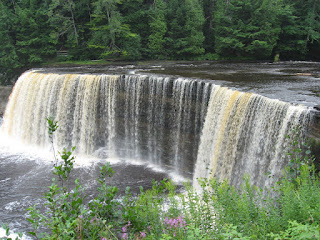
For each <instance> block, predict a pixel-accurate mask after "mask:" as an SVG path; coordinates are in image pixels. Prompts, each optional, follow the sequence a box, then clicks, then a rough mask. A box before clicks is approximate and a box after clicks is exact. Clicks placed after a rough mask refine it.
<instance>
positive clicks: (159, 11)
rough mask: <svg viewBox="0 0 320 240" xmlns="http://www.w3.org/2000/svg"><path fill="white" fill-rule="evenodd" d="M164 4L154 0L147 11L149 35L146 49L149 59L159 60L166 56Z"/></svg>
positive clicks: (161, 0) (159, 0) (160, 0)
mask: <svg viewBox="0 0 320 240" xmlns="http://www.w3.org/2000/svg"><path fill="white" fill-rule="evenodd" d="M165 13H166V3H165V2H164V1H163V0H154V2H153V4H152V6H151V8H150V10H149V18H150V21H149V27H150V35H149V36H148V48H149V51H150V57H151V58H153V59H161V58H164V57H165V56H166V51H165V46H164V44H165V38H164V37H165V34H166V32H167V23H166V21H165Z"/></svg>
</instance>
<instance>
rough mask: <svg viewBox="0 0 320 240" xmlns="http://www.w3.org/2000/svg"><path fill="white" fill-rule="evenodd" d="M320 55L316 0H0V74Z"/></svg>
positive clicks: (319, 10)
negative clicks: (75, 64) (71, 64)
mask: <svg viewBox="0 0 320 240" xmlns="http://www.w3.org/2000/svg"><path fill="white" fill-rule="evenodd" d="M57 55H58V60H59V58H60V60H63V59H66V60H89V59H113V58H121V59H128V60H138V59H185V60H198V59H199V60H214V59H264V60H266V59H273V58H278V56H280V59H281V60H305V59H311V60H319V59H320V0H295V1H292V0H1V1H0V73H2V74H3V73H10V71H12V70H13V69H18V68H23V67H30V66H34V65H36V64H39V63H42V62H45V61H48V60H49V59H53V58H55V57H56V56H57Z"/></svg>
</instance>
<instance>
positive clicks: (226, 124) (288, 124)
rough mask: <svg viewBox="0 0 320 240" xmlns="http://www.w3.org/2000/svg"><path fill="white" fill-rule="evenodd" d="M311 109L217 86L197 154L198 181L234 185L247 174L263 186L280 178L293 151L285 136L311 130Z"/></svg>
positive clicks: (196, 170)
mask: <svg viewBox="0 0 320 240" xmlns="http://www.w3.org/2000/svg"><path fill="white" fill-rule="evenodd" d="M309 122H310V114H309V110H308V109H307V108H306V107H304V106H293V105H291V104H289V103H285V102H281V101H279V100H274V99H269V98H266V97H263V96H260V95H257V94H251V93H243V92H238V91H233V90H230V89H227V88H224V87H220V86H217V87H216V88H214V89H213V90H212V93H211V98H210V103H209V106H208V112H207V117H206V120H205V123H204V126H203V131H202V137H201V142H200V146H199V151H198V157H197V162H196V166H195V172H194V176H193V181H194V185H195V186H196V187H197V188H198V187H199V186H198V184H197V179H198V178H212V177H213V176H215V177H217V178H218V179H220V180H222V179H228V180H229V182H230V183H231V184H233V185H235V186H239V185H240V184H241V182H242V181H241V180H242V178H243V177H244V174H247V175H249V176H250V178H251V182H252V183H253V184H255V185H257V186H259V187H265V186H268V185H270V184H272V183H271V179H269V177H268V176H267V173H268V175H272V176H274V178H273V179H277V178H279V176H280V174H281V170H282V169H284V166H285V164H286V163H287V161H286V157H285V156H286V153H288V151H290V149H289V148H290V146H289V143H288V141H287V138H286V136H287V135H288V134H292V131H293V129H295V128H296V127H298V126H308V124H309Z"/></svg>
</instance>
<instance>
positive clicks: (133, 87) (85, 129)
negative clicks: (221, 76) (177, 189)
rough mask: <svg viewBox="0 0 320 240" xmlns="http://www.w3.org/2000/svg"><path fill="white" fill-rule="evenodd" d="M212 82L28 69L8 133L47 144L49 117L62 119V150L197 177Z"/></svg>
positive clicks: (10, 111) (17, 89)
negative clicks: (200, 141) (194, 171)
mask: <svg viewBox="0 0 320 240" xmlns="http://www.w3.org/2000/svg"><path fill="white" fill-rule="evenodd" d="M210 88H211V84H208V83H207V82H205V81H199V80H190V79H173V78H163V77H154V76H140V75H128V76H124V75H88V74H86V75H85V74H73V75H71V74H52V73H50V74H43V73H37V72H26V73H25V74H23V75H22V76H21V77H20V79H19V80H18V82H17V83H16V86H15V88H14V91H13V93H12V96H11V99H10V102H9V104H8V106H7V111H6V113H5V117H4V118H5V121H4V124H3V126H2V132H3V133H5V134H7V135H9V136H10V137H13V138H16V139H19V140H21V141H22V142H24V143H27V144H36V145H40V146H43V147H45V146H48V145H49V142H48V139H49V138H48V134H47V129H46V128H47V125H46V118H47V117H49V116H53V117H54V118H55V120H57V121H58V122H59V126H60V127H59V129H58V131H57V133H56V138H55V140H56V143H55V144H56V145H57V146H58V148H61V147H65V146H67V147H71V146H76V147H77V151H78V153H79V154H87V155H98V156H99V157H103V158H120V159H126V160H128V159H129V160H130V159H131V160H139V161H145V162H149V163H152V164H156V165H160V166H163V167H167V168H170V170H172V171H174V172H177V173H180V174H182V175H185V176H187V177H189V178H190V177H191V176H192V172H193V166H194V163H195V160H196V156H197V150H198V142H199V138H200V132H201V128H202V124H203V121H204V116H205V113H206V108H207V103H208V100H209V97H210V94H209V93H210Z"/></svg>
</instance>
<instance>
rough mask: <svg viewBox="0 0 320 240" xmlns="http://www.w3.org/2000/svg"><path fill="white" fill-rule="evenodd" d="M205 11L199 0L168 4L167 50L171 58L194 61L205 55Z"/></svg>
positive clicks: (176, 1) (175, 0)
mask: <svg viewBox="0 0 320 240" xmlns="http://www.w3.org/2000/svg"><path fill="white" fill-rule="evenodd" d="M203 24H204V14H203V9H202V7H201V5H200V2H199V1H198V0H183V1H178V0H172V1H170V2H169V3H168V15H167V26H168V35H167V38H166V40H167V48H168V49H169V52H170V53H169V56H170V57H171V58H179V59H194V58H196V57H198V56H200V55H201V54H203V53H204V48H203V42H204V35H203V32H202V28H203Z"/></svg>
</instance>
